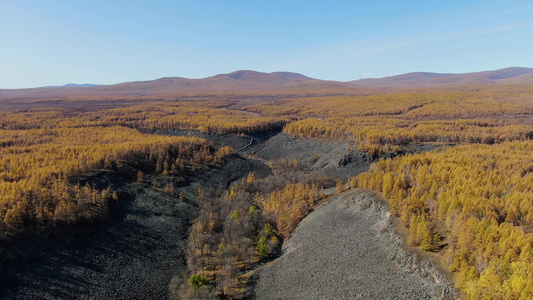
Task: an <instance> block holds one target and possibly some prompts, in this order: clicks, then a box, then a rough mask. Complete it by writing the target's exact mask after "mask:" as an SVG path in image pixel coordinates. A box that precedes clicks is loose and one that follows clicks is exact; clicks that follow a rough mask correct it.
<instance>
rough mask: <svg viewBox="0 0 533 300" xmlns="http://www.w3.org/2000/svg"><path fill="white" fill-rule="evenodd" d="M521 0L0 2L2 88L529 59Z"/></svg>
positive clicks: (492, 64)
mask: <svg viewBox="0 0 533 300" xmlns="http://www.w3.org/2000/svg"><path fill="white" fill-rule="evenodd" d="M532 16H533V2H531V1H529V0H525V1H524V0H521V1H518V0H497V1H494V0H486V1H469V0H462V1H457V0H446V1H442V0H440V1H437V0H435V1H431V0H429V1H428V0H424V1H409V0H407V1H398V0H394V1H392V0H388V1H381V0H375V1H368V0H365V1H359V0H350V1H335V0H330V1H312V0H307V1H300V0H294V1H291V0H285V1H278V0H240V1H237V0H224V1H222V0H209V1H204V0H176V1H160V0H151V1H137V0H129V1H121V0H114V1H109V0H105V1H103V0H91V1H86V0H83V1H80V0H46V1H42V0H0V88H25V87H39V86H56V85H64V84H67V83H78V84H82V83H94V84H114V83H120V82H127V81H138V80H153V79H157V78H161V77H173V76H179V77H186V78H205V77H209V76H213V75H216V74H221V73H230V72H233V71H236V70H255V71H260V72H275V71H288V72H296V73H301V74H304V75H306V76H309V77H313V78H318V79H326V80H338V81H351V80H356V79H361V78H367V77H371V78H376V77H386V76H391V75H398V74H403V73H408V72H418V71H425V72H438V73H467V72H477V71H486V70H496V69H501V68H506V67H511V66H519V67H533V17H532Z"/></svg>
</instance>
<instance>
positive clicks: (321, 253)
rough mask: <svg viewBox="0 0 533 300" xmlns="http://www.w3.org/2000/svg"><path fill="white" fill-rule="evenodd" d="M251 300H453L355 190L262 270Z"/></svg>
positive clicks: (311, 219) (376, 206) (381, 211)
mask: <svg viewBox="0 0 533 300" xmlns="http://www.w3.org/2000/svg"><path fill="white" fill-rule="evenodd" d="M247 293H248V299H454V298H458V295H457V294H456V291H455V290H454V289H453V288H452V284H451V282H450V281H449V280H448V279H447V278H446V277H445V276H444V275H442V274H440V273H439V272H438V271H437V270H436V269H435V267H433V265H432V264H431V263H429V262H427V261H425V260H422V259H420V258H418V257H417V256H416V255H415V254H413V253H410V252H409V251H407V250H406V249H405V247H404V245H403V242H402V239H401V238H400V237H399V236H398V235H397V234H395V233H394V229H393V225H392V222H391V220H390V216H389V213H388V212H387V209H386V208H385V207H384V206H383V205H381V204H380V203H379V202H378V201H377V200H376V196H375V195H374V194H373V193H372V192H370V191H361V190H355V191H350V192H347V193H344V194H342V195H340V196H337V197H335V198H333V199H332V200H331V202H330V203H329V204H326V205H324V206H322V207H320V208H319V209H317V210H315V211H314V212H313V213H311V214H310V215H309V216H307V217H306V218H305V219H304V220H303V221H302V222H301V223H300V225H299V227H298V228H297V229H296V231H295V232H294V234H293V236H292V237H291V238H290V239H288V240H286V241H285V243H284V245H283V255H282V256H281V257H280V258H278V259H277V260H275V261H274V262H273V263H271V264H269V265H267V266H265V267H263V268H262V269H259V270H257V271H256V272H255V273H254V275H253V276H252V278H251V279H250V282H249V286H248V290H247Z"/></svg>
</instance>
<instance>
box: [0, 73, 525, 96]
mask: <svg viewBox="0 0 533 300" xmlns="http://www.w3.org/2000/svg"><path fill="white" fill-rule="evenodd" d="M490 83H533V69H532V68H517V67H514V68H506V69H501V70H495V71H485V72H476V73H466V74H439V73H423V72H418V73H408V74H403V75H398V76H392V77H386V78H375V79H370V78H368V79H361V80H355V81H350V82H339V81H326V80H319V79H314V78H309V77H307V76H304V75H301V74H297V73H290V72H273V73H262V72H256V71H246V70H245V71H236V72H233V73H229V74H219V75H216V76H212V77H207V78H203V79H187V78H182V77H165V78H160V79H156V80H149V81H135V82H125V83H119V84H113V85H93V84H72V83H71V84H67V85H64V86H61V87H45V88H32V89H11V90H8V89H3V90H1V89H0V99H12V100H15V99H66V98H73V97H74V98H84V97H89V98H90V97H114V98H117V97H119V98H133V97H159V96H161V97H163V96H170V95H206V94H213V93H228V94H232V93H248V92H287V91H288V92H291V91H292V92H294V93H298V92H309V91H322V92H324V93H326V92H327V93H329V94H335V92H336V91H342V92H343V93H358V92H359V93H361V92H362V91H368V90H370V89H412V88H425V87H444V86H452V85H468V84H490Z"/></svg>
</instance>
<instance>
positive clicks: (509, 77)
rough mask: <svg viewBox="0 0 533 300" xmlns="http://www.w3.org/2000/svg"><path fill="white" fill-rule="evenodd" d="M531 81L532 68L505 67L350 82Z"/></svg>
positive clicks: (376, 84) (423, 84)
mask: <svg viewBox="0 0 533 300" xmlns="http://www.w3.org/2000/svg"><path fill="white" fill-rule="evenodd" d="M526 82H533V69H531V68H518V67H513V68H506V69H501V70H495V71H485V72H476V73H465V74H440V73H423V72H417V73H407V74H403V75H398V76H392V77H385V78H375V79H373V78H368V79H360V80H356V81H352V82H351V83H353V84H356V85H358V86H362V87H367V88H380V89H382V88H387V89H394V88H401V89H404V88H419V87H439V86H450V85H465V84H482V83H526Z"/></svg>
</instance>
